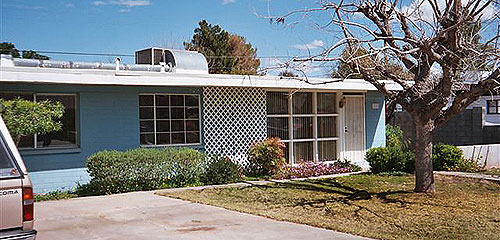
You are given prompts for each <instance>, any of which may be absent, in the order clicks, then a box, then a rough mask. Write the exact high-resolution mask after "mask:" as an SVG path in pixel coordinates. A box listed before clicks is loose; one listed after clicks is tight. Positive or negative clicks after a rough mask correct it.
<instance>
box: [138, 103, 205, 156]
mask: <svg viewBox="0 0 500 240" xmlns="http://www.w3.org/2000/svg"><path fill="white" fill-rule="evenodd" d="M139 119H140V141H141V145H143V146H148V145H152V146H163V145H193V144H200V143H201V138H200V96H199V95H196V94H141V95H139Z"/></svg>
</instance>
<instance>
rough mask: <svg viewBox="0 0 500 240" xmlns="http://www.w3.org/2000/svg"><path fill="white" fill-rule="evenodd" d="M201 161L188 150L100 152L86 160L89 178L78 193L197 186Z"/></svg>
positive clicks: (199, 153) (199, 154)
mask: <svg viewBox="0 0 500 240" xmlns="http://www.w3.org/2000/svg"><path fill="white" fill-rule="evenodd" d="M204 158H205V155H204V154H203V153H201V152H199V151H197V150H194V149H190V148H179V149H177V148H165V149H149V148H147V149H146V148H139V149H133V150H128V151H125V152H119V151H101V152H98V153H96V154H94V155H92V156H91V157H89V158H88V160H87V169H88V170H87V171H88V172H89V175H90V177H92V179H91V181H90V183H89V184H85V185H82V186H79V190H80V191H81V192H88V194H111V193H122V192H130V191H145V190H153V189H159V188H166V187H182V186H191V185H200V184H201V182H200V177H201V175H202V173H203V167H202V163H203V161H204Z"/></svg>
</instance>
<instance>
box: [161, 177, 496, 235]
mask: <svg viewBox="0 0 500 240" xmlns="http://www.w3.org/2000/svg"><path fill="white" fill-rule="evenodd" d="M436 184H437V185H438V186H437V187H436V189H437V191H436V193H435V194H434V195H427V194H422V193H413V192H412V190H413V187H414V177H413V175H404V176H390V175H387V174H385V175H354V176H348V177H341V178H332V179H323V180H310V181H292V182H287V183H275V184H270V185H265V186H252V187H244V188H226V189H205V190H203V191H194V190H190V191H178V192H166V193H162V194H164V195H166V196H169V197H175V198H179V199H185V200H190V201H194V202H200V203H204V204H210V205H214V206H220V207H224V208H227V209H231V210H236V211H240V212H246V213H251V214H256V215H261V216H265V217H269V218H274V219H277V220H284V221H290V222H296V223H303V224H308V225H312V226H316V227H321V228H327V229H332V230H337V231H341V232H347V233H351V234H356V235H361V236H366V237H372V238H378V239H498V237H499V236H500V201H499V199H500V185H499V184H496V183H490V182H480V181H478V180H470V179H463V178H453V177H446V176H436Z"/></svg>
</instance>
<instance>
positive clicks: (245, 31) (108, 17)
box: [0, 0, 496, 76]
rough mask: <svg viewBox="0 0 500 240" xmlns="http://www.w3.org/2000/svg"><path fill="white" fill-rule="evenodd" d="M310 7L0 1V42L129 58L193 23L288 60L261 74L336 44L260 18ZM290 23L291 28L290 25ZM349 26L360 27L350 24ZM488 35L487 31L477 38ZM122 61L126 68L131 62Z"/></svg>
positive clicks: (302, 26) (293, 0)
mask: <svg viewBox="0 0 500 240" xmlns="http://www.w3.org/2000/svg"><path fill="white" fill-rule="evenodd" d="M413 1H414V0H402V1H401V2H402V3H401V4H402V5H401V7H402V8H403V9H405V8H406V9H407V10H408V9H409V10H410V11H412V10H411V9H412V8H411V7H410V4H411V3H412V2H413ZM420 1H421V0H420ZM462 1H465V2H466V1H467V0H462ZM438 2H439V3H444V0H438ZM317 3H318V0H184V1H179V0H178V1H175V0H73V1H71V0H0V19H1V24H0V38H1V39H0V41H2V42H4V41H7V42H13V43H15V45H16V47H17V48H18V49H22V50H29V49H34V50H46V51H68V52H90V53H117V54H133V53H134V51H135V50H137V49H142V48H147V47H151V46H157V47H168V48H182V43H183V42H187V41H189V40H190V39H191V37H192V35H193V30H194V29H195V28H196V27H197V26H198V22H199V21H201V20H203V19H206V20H207V21H208V22H210V23H212V24H218V25H220V26H221V27H222V28H223V29H225V30H227V31H229V32H231V33H235V34H238V35H241V36H244V37H246V38H247V41H248V42H250V43H251V44H252V45H253V46H254V47H256V48H257V49H258V51H257V54H258V56H259V57H272V56H288V58H281V59H279V58H278V59H275V58H263V59H261V62H262V64H261V66H263V67H267V66H269V65H276V64H277V63H279V62H280V61H279V60H284V59H289V58H291V57H293V56H304V55H308V54H309V53H308V50H310V51H311V53H312V54H314V53H319V52H320V51H321V50H323V49H324V48H323V47H328V46H330V45H331V44H333V43H335V42H336V41H338V40H339V38H341V37H342V34H340V33H339V32H325V31H318V30H315V29H314V25H313V23H319V24H326V23H327V22H328V20H329V19H328V15H327V14H324V13H322V14H317V15H315V14H310V16H308V17H307V18H301V17H300V16H303V15H300V14H299V15H298V16H299V17H298V18H297V17H296V18H291V19H287V25H282V24H280V25H276V24H270V21H269V20H268V19H266V18H265V17H262V16H267V15H268V14H272V15H281V14H285V13H288V12H289V11H291V10H296V9H301V8H306V7H311V6H317ZM418 5H420V4H418ZM424 5H425V3H424ZM424 5H422V6H423V7H422V11H423V15H424V16H427V15H431V13H432V11H431V8H430V6H424ZM490 12H491V11H490ZM487 15H488V12H487ZM489 15H492V14H491V13H490V14H489ZM489 17H492V16H489ZM295 20H298V22H299V23H298V24H290V23H293V21H295ZM352 20H353V21H361V23H362V20H360V19H356V17H355V16H353V19H352ZM288 24H290V25H288ZM494 26H496V25H494ZM493 33H494V31H492V30H491V29H486V30H485V32H483V34H485V35H492V34H493ZM46 55H49V56H50V57H51V58H52V59H54V60H58V59H59V60H77V61H112V60H113V57H98V56H76V55H58V54H46ZM123 59H124V61H125V62H126V63H133V58H132V57H124V58H123ZM326 65H327V66H321V67H313V68H309V70H308V71H309V72H308V75H309V76H323V75H325V74H327V73H328V72H329V71H330V69H331V65H332V64H331V63H328V64H326Z"/></svg>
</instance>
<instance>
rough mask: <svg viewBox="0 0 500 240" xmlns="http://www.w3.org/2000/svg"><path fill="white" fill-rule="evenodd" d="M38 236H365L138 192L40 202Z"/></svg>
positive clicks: (48, 239)
mask: <svg viewBox="0 0 500 240" xmlns="http://www.w3.org/2000/svg"><path fill="white" fill-rule="evenodd" d="M35 219H36V222H35V228H36V229H37V230H38V237H37V239H38V240H57V239H81V240H84V239H176V240H177V239H196V240H198V239H203V240H206V239H207V240H208V239H214V240H224V239H228V240H234V239H256V240H257V239H287V240H290V239H315V240H321V239H363V238H360V237H356V236H352V235H348V234H345V233H338V232H334V231H329V230H325V229H320V228H314V227H310V226H306V225H300V224H294V223H288V222H280V221H275V220H271V219H267V218H263V217H258V216H253V215H249V214H243V213H238V212H233V211H229V210H225V209H222V208H218V207H212V206H207V205H202V204H196V203H191V202H186V201H182V200H177V199H172V198H167V197H162V196H157V195H155V194H153V193H152V192H134V193H126V194H118V195H111V196H99V197H85V198H75V199H69V200H60V201H48V202H40V203H36V205H35Z"/></svg>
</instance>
